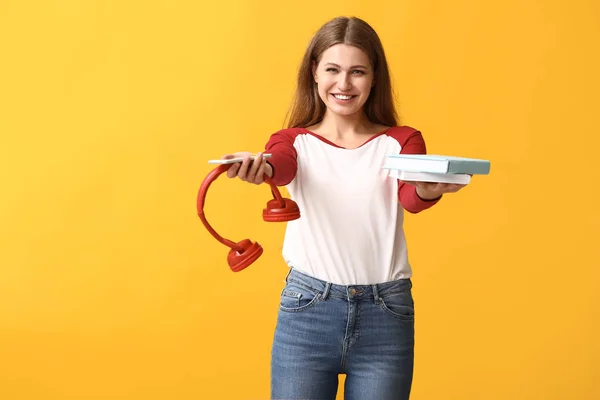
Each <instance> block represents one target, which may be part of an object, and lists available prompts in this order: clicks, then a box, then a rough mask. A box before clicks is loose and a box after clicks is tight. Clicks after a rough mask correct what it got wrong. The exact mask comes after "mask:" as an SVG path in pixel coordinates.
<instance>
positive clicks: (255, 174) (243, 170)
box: [221, 151, 273, 185]
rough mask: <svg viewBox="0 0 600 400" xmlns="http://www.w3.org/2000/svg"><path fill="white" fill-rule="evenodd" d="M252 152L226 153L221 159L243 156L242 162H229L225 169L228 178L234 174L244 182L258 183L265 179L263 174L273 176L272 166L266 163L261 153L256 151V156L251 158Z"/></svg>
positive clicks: (233, 176)
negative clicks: (227, 167) (229, 164)
mask: <svg viewBox="0 0 600 400" xmlns="http://www.w3.org/2000/svg"><path fill="white" fill-rule="evenodd" d="M251 156H252V153H249V152H247V151H243V152H238V153H233V154H226V155H224V156H223V157H221V159H223V160H228V159H231V158H244V161H242V162H236V163H234V164H231V166H230V167H229V169H228V170H227V177H228V178H235V177H236V176H237V177H238V178H240V179H241V180H243V181H244V182H249V183H253V184H255V185H259V184H261V183H263V182H264V181H265V176H264V175H265V174H267V176H269V177H272V176H273V168H272V167H271V165H270V164H268V163H267V160H266V159H265V158H263V156H262V153H257V154H256V158H255V159H254V160H252V159H251V158H250V157H251Z"/></svg>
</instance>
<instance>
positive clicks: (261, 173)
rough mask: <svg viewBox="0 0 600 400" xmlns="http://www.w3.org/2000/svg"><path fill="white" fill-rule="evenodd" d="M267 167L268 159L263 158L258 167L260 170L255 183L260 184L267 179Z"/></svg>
mask: <svg viewBox="0 0 600 400" xmlns="http://www.w3.org/2000/svg"><path fill="white" fill-rule="evenodd" d="M266 167H267V160H262V162H261V163H260V167H258V171H256V179H255V180H254V182H255V183H257V184H260V183H263V182H264V181H265V168H266Z"/></svg>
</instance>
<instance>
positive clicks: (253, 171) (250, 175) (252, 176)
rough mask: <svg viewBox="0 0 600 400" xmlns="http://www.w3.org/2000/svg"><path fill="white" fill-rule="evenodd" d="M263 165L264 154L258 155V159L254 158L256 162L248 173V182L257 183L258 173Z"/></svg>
mask: <svg viewBox="0 0 600 400" xmlns="http://www.w3.org/2000/svg"><path fill="white" fill-rule="evenodd" d="M261 163H262V154H261V153H258V154H257V155H256V157H255V158H254V160H253V161H252V165H251V166H250V171H248V180H249V181H250V182H255V181H256V178H257V177H256V173H257V171H258V168H259V167H260V164H261Z"/></svg>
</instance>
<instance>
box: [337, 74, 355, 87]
mask: <svg viewBox="0 0 600 400" xmlns="http://www.w3.org/2000/svg"><path fill="white" fill-rule="evenodd" d="M338 76H339V80H338V83H337V86H338V89H340V90H343V91H347V90H350V89H351V88H352V83H351V82H350V75H348V74H346V73H341V74H339V75H338Z"/></svg>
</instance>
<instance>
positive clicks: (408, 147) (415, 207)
mask: <svg viewBox="0 0 600 400" xmlns="http://www.w3.org/2000/svg"><path fill="white" fill-rule="evenodd" d="M403 128H405V129H403V130H402V131H400V132H398V134H397V135H392V136H394V137H395V139H396V140H398V141H399V142H400V146H401V150H400V153H401V154H427V148H426V146H425V140H424V139H423V135H422V134H421V132H419V131H418V130H416V129H412V128H408V127H403ZM398 184H399V185H398V200H399V201H400V204H402V207H403V208H404V209H405V210H406V211H408V212H410V213H413V214H416V213H418V212H421V211H423V210H426V209H428V208H430V207H432V206H433V205H435V204H436V203H437V202H438V201H439V200H440V199H441V198H442V196H440V197H438V198H437V199H432V200H424V199H422V198H421V197H419V195H418V194H417V188H416V187H415V186H414V185H410V184H407V183H404V182H401V181H399V182H398Z"/></svg>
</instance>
